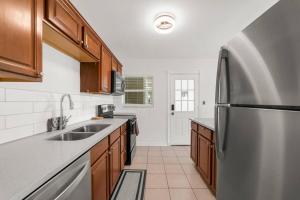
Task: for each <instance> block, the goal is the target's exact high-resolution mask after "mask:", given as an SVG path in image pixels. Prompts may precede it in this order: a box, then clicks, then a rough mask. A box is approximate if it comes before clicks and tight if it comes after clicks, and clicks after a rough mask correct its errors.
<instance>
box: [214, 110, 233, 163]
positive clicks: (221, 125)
mask: <svg viewBox="0 0 300 200" xmlns="http://www.w3.org/2000/svg"><path fill="white" fill-rule="evenodd" d="M229 107H230V106H229V105H226V104H224V105H219V106H216V107H215V134H216V141H215V143H216V153H217V157H218V158H219V159H221V158H222V157H223V156H224V150H225V140H226V131H227V124H228V113H229V112H228V111H229Z"/></svg>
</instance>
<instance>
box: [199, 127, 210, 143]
mask: <svg viewBox="0 0 300 200" xmlns="http://www.w3.org/2000/svg"><path fill="white" fill-rule="evenodd" d="M198 133H200V134H201V135H202V136H203V137H205V138H207V139H209V140H210V141H212V140H213V135H212V131H211V130H209V129H208V128H205V127H204V126H201V125H198Z"/></svg>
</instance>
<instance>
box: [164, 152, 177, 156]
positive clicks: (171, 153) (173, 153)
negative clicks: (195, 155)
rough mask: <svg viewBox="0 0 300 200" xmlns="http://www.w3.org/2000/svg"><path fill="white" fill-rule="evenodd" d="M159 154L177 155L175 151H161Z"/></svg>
mask: <svg viewBox="0 0 300 200" xmlns="http://www.w3.org/2000/svg"><path fill="white" fill-rule="evenodd" d="M161 155H162V156H163V157H176V156H177V155H176V153H175V151H162V152H161Z"/></svg>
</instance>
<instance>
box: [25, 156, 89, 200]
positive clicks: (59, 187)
mask: <svg viewBox="0 0 300 200" xmlns="http://www.w3.org/2000/svg"><path fill="white" fill-rule="evenodd" d="M90 166H91V165H90V153H89V152H88V153H86V154H84V155H83V156H81V157H80V158H79V159H77V160H76V161H75V162H73V163H72V164H71V165H69V166H68V167H66V168H65V169H64V170H62V171H61V172H60V173H59V174H57V175H56V176H54V177H53V178H52V179H50V180H49V181H48V182H46V183H45V184H44V185H42V186H41V187H40V188H39V189H37V190H36V191H35V192H33V193H32V194H31V195H29V196H28V197H27V198H25V200H91V199H92V192H91V168H90Z"/></svg>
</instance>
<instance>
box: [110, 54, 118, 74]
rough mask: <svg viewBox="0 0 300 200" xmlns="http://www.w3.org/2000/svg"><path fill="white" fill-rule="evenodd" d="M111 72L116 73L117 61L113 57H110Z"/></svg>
mask: <svg viewBox="0 0 300 200" xmlns="http://www.w3.org/2000/svg"><path fill="white" fill-rule="evenodd" d="M111 70H113V71H118V61H117V60H116V59H115V57H112V61H111Z"/></svg>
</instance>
